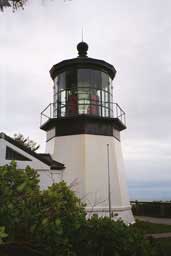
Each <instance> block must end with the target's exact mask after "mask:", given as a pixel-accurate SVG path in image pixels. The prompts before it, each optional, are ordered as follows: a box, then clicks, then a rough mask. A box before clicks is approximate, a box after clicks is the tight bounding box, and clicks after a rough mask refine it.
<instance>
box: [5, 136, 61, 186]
mask: <svg viewBox="0 0 171 256" xmlns="http://www.w3.org/2000/svg"><path fill="white" fill-rule="evenodd" d="M7 146H8V147H10V148H12V149H14V150H15V151H17V152H18V153H21V154H22V155H23V156H25V157H27V158H29V159H30V160H31V161H19V160H17V161H16V162H17V167H18V168H19V169H25V168H26V166H30V167H31V168H33V169H35V170H37V171H38V174H39V175H40V187H41V189H46V188H47V187H48V186H50V185H51V184H52V182H59V181H61V180H62V172H63V170H61V171H55V170H50V167H49V166H48V165H46V164H44V163H43V162H41V161H40V160H38V159H36V158H35V157H33V156H31V155H30V154H28V153H26V152H25V151H23V150H21V149H19V148H18V147H16V146H14V145H13V144H11V143H9V142H8V141H6V140H4V139H2V138H0V166H4V165H6V164H10V163H11V160H6V159H5V156H6V147H7Z"/></svg>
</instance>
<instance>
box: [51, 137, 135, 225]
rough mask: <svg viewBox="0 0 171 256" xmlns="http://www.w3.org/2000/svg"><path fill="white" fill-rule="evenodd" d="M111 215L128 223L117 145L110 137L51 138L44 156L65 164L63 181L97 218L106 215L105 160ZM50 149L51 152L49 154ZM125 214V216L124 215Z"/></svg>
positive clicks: (129, 216) (126, 199)
mask: <svg viewBox="0 0 171 256" xmlns="http://www.w3.org/2000/svg"><path fill="white" fill-rule="evenodd" d="M107 144H109V170H110V184H111V206H112V211H113V214H116V215H117V216H118V217H121V218H123V216H124V215H126V216H127V218H126V217H125V216H124V218H123V219H124V220H125V221H126V222H129V223H130V222H132V221H133V216H132V213H131V210H130V203H129V199H128V192H127V185H126V181H125V173H124V164H123V157H122V151H121V143H120V142H119V141H118V140H117V139H115V138H114V137H112V136H101V135H88V134H81V135H69V136H61V137H55V138H53V139H52V140H50V141H48V142H47V153H49V152H50V153H52V151H53V153H52V157H53V159H55V160H56V161H59V162H62V163H64V164H65V166H66V169H65V170H64V173H63V178H64V180H65V181H66V182H67V183H68V184H71V186H72V189H73V190H74V191H75V192H76V193H77V195H78V196H79V197H80V198H81V199H82V200H83V201H84V202H86V204H87V209H88V210H89V211H90V212H92V210H93V212H96V213H99V215H103V216H104V215H106V214H107V213H108V206H109V201H108V160H107V159H108V158H107ZM52 148H53V150H52ZM126 212H127V213H129V214H126Z"/></svg>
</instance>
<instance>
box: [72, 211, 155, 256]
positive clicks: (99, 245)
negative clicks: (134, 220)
mask: <svg viewBox="0 0 171 256" xmlns="http://www.w3.org/2000/svg"><path fill="white" fill-rule="evenodd" d="M77 249H78V254H77V255H82V256H84V255H85V256H86V255H89V256H96V255H97V256H100V255H103V256H108V255H110V256H130V255H137V256H141V255H143V256H146V255H147V256H150V255H151V256H152V255H157V251H156V249H155V247H154V246H153V245H151V244H150V241H148V240H145V239H144V237H143V234H142V233H141V232H139V231H138V229H136V228H135V227H134V226H127V225H125V224H124V223H123V222H122V221H117V222H116V221H113V220H112V219H110V218H109V217H97V216H96V215H94V216H93V217H92V218H91V219H89V220H87V223H86V225H85V226H84V227H82V230H81V234H80V240H79V248H77Z"/></svg>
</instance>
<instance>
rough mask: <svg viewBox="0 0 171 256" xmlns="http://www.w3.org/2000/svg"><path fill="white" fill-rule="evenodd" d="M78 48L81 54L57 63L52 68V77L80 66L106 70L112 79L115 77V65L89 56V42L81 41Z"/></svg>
mask: <svg viewBox="0 0 171 256" xmlns="http://www.w3.org/2000/svg"><path fill="white" fill-rule="evenodd" d="M77 50H78V54H79V56H78V57H77V58H74V59H67V60H63V61H61V62H59V63H57V64H55V65H53V67H52V68H51V70H50V75H51V77H52V79H55V77H56V76H57V75H58V74H60V73H62V72H64V71H66V70H68V69H71V68H75V69H79V68H89V69H97V70H101V71H104V72H106V73H108V74H109V76H110V77H111V79H113V78H114V77H115V74H116V70H115V68H114V66H113V65H111V64H109V63H107V62H106V61H103V60H98V59H93V58H89V57H88V56H87V50H88V44H87V43H85V42H80V43H79V44H78V45H77Z"/></svg>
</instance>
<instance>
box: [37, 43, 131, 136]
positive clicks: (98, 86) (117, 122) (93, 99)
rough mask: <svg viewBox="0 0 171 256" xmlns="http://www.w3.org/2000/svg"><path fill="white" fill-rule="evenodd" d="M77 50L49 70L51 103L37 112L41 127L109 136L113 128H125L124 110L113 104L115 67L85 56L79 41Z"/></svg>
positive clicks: (61, 133)
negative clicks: (39, 112)
mask: <svg viewBox="0 0 171 256" xmlns="http://www.w3.org/2000/svg"><path fill="white" fill-rule="evenodd" d="M77 50H78V57H77V58H74V59H68V60H64V61H62V62H60V63H58V64H56V65H54V66H53V67H52V68H51V70H50V75H51V78H52V79H53V81H54V87H53V90H54V92H53V103H51V104H49V106H48V107H47V108H46V109H45V110H44V111H42V113H41V119H42V121H41V129H43V130H45V131H50V130H51V129H52V128H55V129H56V131H55V136H61V135H69V134H81V133H92V134H99V135H113V129H115V130H119V131H121V130H123V129H125V128H126V126H125V113H124V111H123V110H122V109H121V108H120V107H119V105H118V104H117V103H113V86H112V80H113V79H114V77H115V74H116V70H115V68H114V67H113V66H112V65H110V64H109V63H107V62H105V61H102V60H98V59H93V58H89V57H88V56H87V51H88V45H87V43H85V42H80V43H79V44H78V45H77ZM48 112H49V113H48ZM44 117H45V118H47V119H46V121H45V122H44V121H43V118H44Z"/></svg>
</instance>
